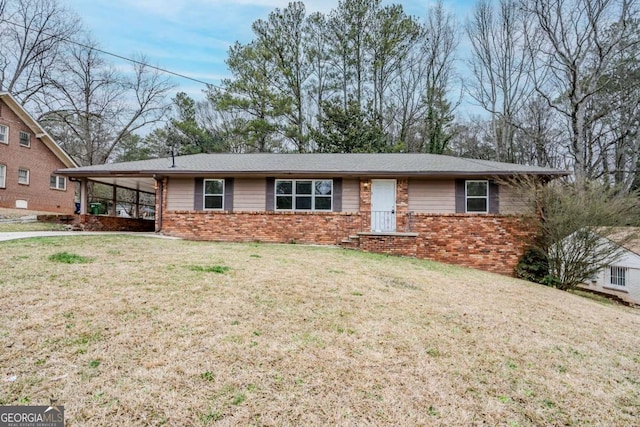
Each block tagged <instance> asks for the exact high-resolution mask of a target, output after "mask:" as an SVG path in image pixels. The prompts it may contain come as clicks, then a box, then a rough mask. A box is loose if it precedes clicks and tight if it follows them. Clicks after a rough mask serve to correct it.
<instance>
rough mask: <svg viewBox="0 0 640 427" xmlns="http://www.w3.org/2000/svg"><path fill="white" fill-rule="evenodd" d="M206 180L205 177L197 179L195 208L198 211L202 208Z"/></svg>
mask: <svg viewBox="0 0 640 427" xmlns="http://www.w3.org/2000/svg"><path fill="white" fill-rule="evenodd" d="M203 186H204V180H203V178H196V179H195V190H194V191H193V209H195V210H197V211H201V210H202V193H203V191H204V189H203Z"/></svg>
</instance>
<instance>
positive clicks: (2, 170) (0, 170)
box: [0, 165, 7, 188]
mask: <svg viewBox="0 0 640 427" xmlns="http://www.w3.org/2000/svg"><path fill="white" fill-rule="evenodd" d="M6 182H7V167H6V166H5V165H0V188H4V187H5V185H6Z"/></svg>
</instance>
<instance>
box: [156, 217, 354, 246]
mask: <svg viewBox="0 0 640 427" xmlns="http://www.w3.org/2000/svg"><path fill="white" fill-rule="evenodd" d="M361 229H362V218H361V216H360V215H359V214H353V213H340V212H327V213H318V212H315V213H306V212H232V213H229V212H219V211H206V212H203V211H165V212H164V213H163V215H162V232H163V233H165V234H168V235H172V236H178V237H182V238H185V239H191V240H212V241H223V242H267V243H304V244H324V245H335V244H338V243H340V241H341V240H342V239H344V238H345V237H346V236H348V235H349V234H355V233H356V232H358V231H360V230H361Z"/></svg>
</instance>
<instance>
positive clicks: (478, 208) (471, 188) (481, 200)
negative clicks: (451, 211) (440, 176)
mask: <svg viewBox="0 0 640 427" xmlns="http://www.w3.org/2000/svg"><path fill="white" fill-rule="evenodd" d="M465 184H466V185H465V187H466V188H465V190H466V193H465V199H466V206H467V212H480V213H487V212H489V181H466V183H465Z"/></svg>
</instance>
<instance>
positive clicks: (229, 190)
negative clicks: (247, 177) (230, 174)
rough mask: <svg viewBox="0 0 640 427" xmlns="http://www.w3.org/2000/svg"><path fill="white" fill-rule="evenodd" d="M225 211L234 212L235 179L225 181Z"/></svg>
mask: <svg viewBox="0 0 640 427" xmlns="http://www.w3.org/2000/svg"><path fill="white" fill-rule="evenodd" d="M224 210H225V211H229V212H231V211H233V178H225V179H224Z"/></svg>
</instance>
